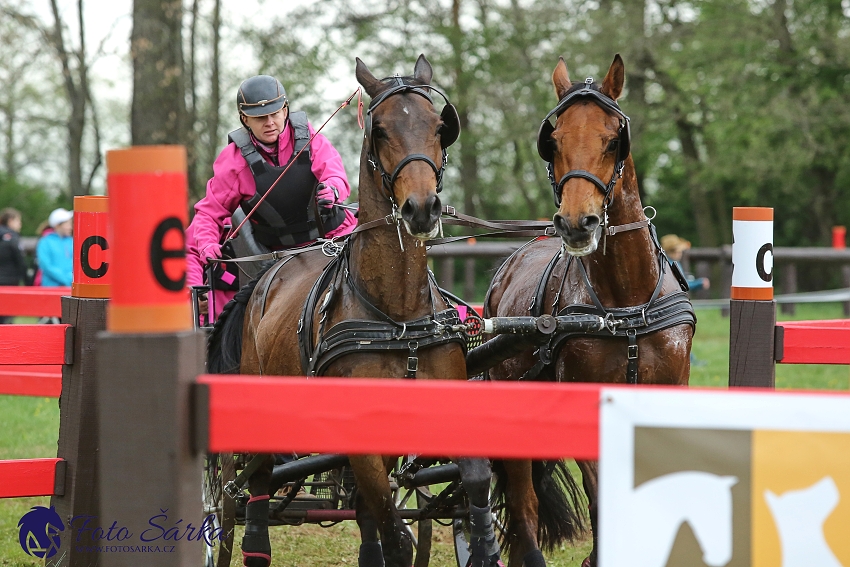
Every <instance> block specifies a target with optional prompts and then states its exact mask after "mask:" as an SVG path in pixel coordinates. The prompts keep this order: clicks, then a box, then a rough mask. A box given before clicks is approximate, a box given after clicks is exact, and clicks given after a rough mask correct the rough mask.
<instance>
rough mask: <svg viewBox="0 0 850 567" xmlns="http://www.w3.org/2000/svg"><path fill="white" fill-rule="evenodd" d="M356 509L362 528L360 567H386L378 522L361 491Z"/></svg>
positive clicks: (358, 561) (358, 524) (358, 521)
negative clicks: (379, 538)
mask: <svg viewBox="0 0 850 567" xmlns="http://www.w3.org/2000/svg"><path fill="white" fill-rule="evenodd" d="M354 508H355V510H356V511H357V526H358V527H359V528H360V556H359V557H358V558H357V565H358V567H384V553H383V551H382V550H381V542H380V541H379V540H378V522H377V520H375V517H374V516H373V515H372V512H371V510H369V507H368V506H366V501H365V499H364V498H363V497H362V495H361V493H360V491H359V490H358V492H357V498H356V502H355V506H354Z"/></svg>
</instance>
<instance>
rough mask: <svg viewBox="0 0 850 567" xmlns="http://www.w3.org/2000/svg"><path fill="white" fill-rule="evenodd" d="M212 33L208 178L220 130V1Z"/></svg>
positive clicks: (215, 153)
mask: <svg viewBox="0 0 850 567" xmlns="http://www.w3.org/2000/svg"><path fill="white" fill-rule="evenodd" d="M212 32H213V44H212V48H213V56H212V75H211V76H210V83H211V84H210V111H209V114H208V117H207V118H208V121H207V132H208V134H209V146H208V152H209V159H208V161H207V163H208V164H209V166H208V170H209V172H208V173H209V176H212V164H213V162H214V161H215V158H216V157H217V156H218V145H219V130H220V129H221V116H220V114H219V107H220V106H221V49H220V48H221V0H215V6H214V7H213V18H212Z"/></svg>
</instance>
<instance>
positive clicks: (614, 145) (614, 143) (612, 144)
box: [605, 138, 620, 153]
mask: <svg viewBox="0 0 850 567" xmlns="http://www.w3.org/2000/svg"><path fill="white" fill-rule="evenodd" d="M619 145H620V141H619V140H618V139H617V138H614V139H613V140H611V141H610V142H608V148H607V149H606V150H605V151H606V152H609V153H612V152H615V151H616V150H617V146H619Z"/></svg>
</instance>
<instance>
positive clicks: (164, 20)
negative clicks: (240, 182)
mask: <svg viewBox="0 0 850 567" xmlns="http://www.w3.org/2000/svg"><path fill="white" fill-rule="evenodd" d="M182 18H183V3H182V0H134V1H133V31H132V33H131V36H130V55H131V57H132V59H133V103H132V108H131V115H130V132H131V139H132V143H133V145H134V146H138V145H145V144H181V143H185V141H186V139H187V137H188V136H187V129H186V102H185V100H184V98H183V97H184V80H183V43H182V35H181V31H182Z"/></svg>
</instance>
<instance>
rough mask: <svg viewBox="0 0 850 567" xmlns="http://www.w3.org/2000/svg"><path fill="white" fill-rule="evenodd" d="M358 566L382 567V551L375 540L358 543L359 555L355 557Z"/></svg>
mask: <svg viewBox="0 0 850 567" xmlns="http://www.w3.org/2000/svg"><path fill="white" fill-rule="evenodd" d="M357 565H358V567H384V552H383V551H382V549H381V544H380V543H379V542H377V541H369V542H366V543H361V544H360V556H359V557H358V558H357Z"/></svg>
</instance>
